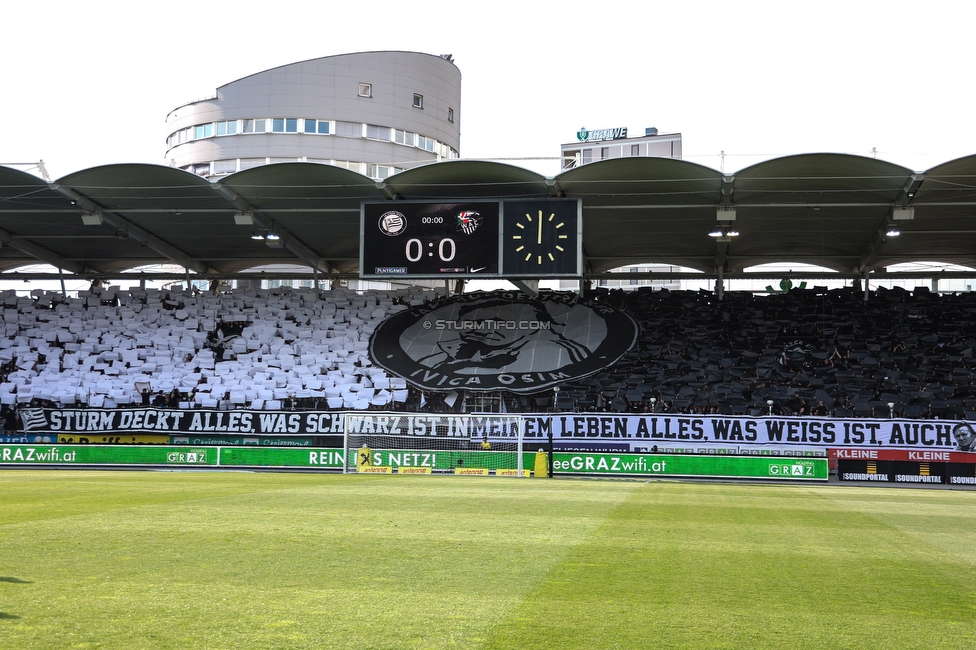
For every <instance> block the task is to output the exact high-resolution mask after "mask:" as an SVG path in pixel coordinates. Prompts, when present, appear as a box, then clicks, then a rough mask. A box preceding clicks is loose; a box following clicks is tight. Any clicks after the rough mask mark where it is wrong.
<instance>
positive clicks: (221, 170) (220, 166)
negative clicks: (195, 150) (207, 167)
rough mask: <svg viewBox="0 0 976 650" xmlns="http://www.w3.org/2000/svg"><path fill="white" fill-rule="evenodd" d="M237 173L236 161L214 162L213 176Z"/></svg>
mask: <svg viewBox="0 0 976 650" xmlns="http://www.w3.org/2000/svg"><path fill="white" fill-rule="evenodd" d="M236 171H237V161H236V160H217V161H215V162H214V173H215V174H233V173H234V172H236Z"/></svg>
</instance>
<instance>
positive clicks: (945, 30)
mask: <svg viewBox="0 0 976 650" xmlns="http://www.w3.org/2000/svg"><path fill="white" fill-rule="evenodd" d="M974 19H976V3H966V2H961V1H958V0H957V1H956V2H948V1H945V0H929V1H928V2H924V3H919V2H911V3H909V2H901V1H899V0H895V1H885V2H881V1H873V0H846V1H835V0H823V1H820V2H816V3H812V2H793V3H791V2H782V0H780V1H778V2H766V1H758V0H740V1H738V2H728V1H724V2H712V1H695V0H685V1H684V2H667V3H663V2H654V1H652V2H646V3H634V2H620V1H618V0H604V1H603V2H599V3H586V4H584V3H578V2H571V1H567V0H563V1H562V2H542V1H532V0H522V1H521V2H510V1H509V0H495V1H493V2H490V3H460V2H455V3H449V2H443V1H437V2H428V1H416V2H411V1H410V0H401V1H399V2H388V1H386V0H374V1H372V2H369V3H356V2H342V3H339V2H322V1H321V0H319V1H318V2H305V1H304V0H292V1H291V2H287V3H285V4H282V5H278V4H277V3H273V2H250V1H238V2H233V3H216V2H215V3H206V2H184V1H182V0H171V1H168V2H165V3H164V2H154V1H147V2H132V1H131V0H128V1H125V2H115V1H108V0H89V1H86V2H76V1H71V2H69V1H53V2H44V3H28V2H25V1H23V0H21V1H19V2H16V4H14V5H13V6H10V7H5V8H4V23H5V27H6V28H5V30H4V32H5V33H4V38H3V39H2V40H0V55H2V61H3V64H2V65H0V124H3V125H4V127H5V132H4V135H3V137H2V138H0V165H8V166H17V167H18V168H20V169H28V170H30V164H31V163H36V162H37V161H39V160H43V161H44V163H45V166H46V168H47V170H48V173H49V174H50V176H51V178H52V179H54V180H56V179H58V178H60V177H63V176H65V175H67V174H70V173H72V172H74V171H77V170H79V169H85V168H89V167H95V166H98V165H105V164H113V163H131V162H143V163H156V164H165V159H164V155H165V138H166V135H167V134H168V131H169V130H168V129H167V125H166V121H165V120H166V114H167V113H168V112H169V111H170V110H172V109H173V108H176V107H177V106H179V105H181V104H184V103H186V102H189V101H193V100H196V99H201V98H204V97H210V96H213V95H214V93H215V91H216V88H217V87H218V86H221V85H224V84H226V83H228V82H231V81H234V80H236V79H239V78H241V77H244V76H247V75H250V74H253V73H255V72H260V71H262V70H267V69H269V68H273V67H276V66H279V65H285V64H288V63H294V62H296V61H303V60H306V59H313V58H318V57H321V56H328V55H333V54H343V53H348V52H362V51H372V50H410V51H418V52H425V53H429V54H448V53H450V54H452V55H453V56H454V61H455V64H456V65H457V66H458V68H459V69H460V71H461V75H462V96H461V108H460V110H459V118H460V126H461V148H460V149H461V152H460V153H461V157H462V158H478V159H494V160H501V161H505V162H508V163H510V164H514V165H519V166H522V167H526V168H528V169H532V170H534V171H537V172H539V173H542V174H544V175H546V176H554V175H556V174H557V173H558V171H559V167H558V163H557V161H556V158H557V157H558V155H559V145H560V144H561V143H564V142H571V141H573V140H574V139H575V137H576V132H577V131H578V130H579V129H580V128H581V127H586V128H589V129H598V128H614V127H627V128H628V129H629V130H630V132H631V134H632V135H640V134H643V132H644V129H645V128H646V127H656V128H658V129H659V130H660V132H661V133H681V134H682V139H683V148H684V159H685V160H688V161H690V162H694V163H698V164H702V165H705V166H707V167H711V168H713V169H718V170H723V171H725V172H734V171H737V170H738V169H742V168H744V167H748V166H750V165H753V164H756V163H758V162H762V161H763V160H768V159H770V158H775V157H779V156H785V155H793V154H802V153H812V152H837V153H849V154H857V155H863V156H876V157H877V158H879V159H883V160H888V161H890V162H893V163H896V164H899V165H903V166H905V167H908V168H909V169H912V170H915V171H924V170H926V169H928V168H931V167H934V166H935V165H938V164H939V163H942V162H946V161H949V160H953V159H955V158H959V157H962V156H967V155H972V154H976V127H974V121H973V115H974V112H973V106H974V103H976V102H974V99H976V90H974V88H976V85H974V83H973V80H972V78H970V77H969V76H968V74H967V70H969V66H968V65H966V64H967V63H969V62H970V61H971V60H972V58H973V51H972V46H971V32H972V29H973V28H974V25H976V20H974ZM722 152H724V157H723V156H722ZM31 171H33V172H34V173H36V169H33V170H31Z"/></svg>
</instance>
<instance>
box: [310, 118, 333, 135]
mask: <svg viewBox="0 0 976 650" xmlns="http://www.w3.org/2000/svg"><path fill="white" fill-rule="evenodd" d="M305 133H325V134H328V133H329V121H328V120H313V119H311V118H307V117H306V118H305Z"/></svg>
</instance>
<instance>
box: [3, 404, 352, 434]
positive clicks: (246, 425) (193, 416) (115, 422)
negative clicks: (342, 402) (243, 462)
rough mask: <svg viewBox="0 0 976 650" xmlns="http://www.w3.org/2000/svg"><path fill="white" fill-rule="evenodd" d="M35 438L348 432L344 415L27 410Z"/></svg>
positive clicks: (24, 416)
mask: <svg viewBox="0 0 976 650" xmlns="http://www.w3.org/2000/svg"><path fill="white" fill-rule="evenodd" d="M21 417H22V420H23V423H24V431H25V432H29V433H92V432H103V433H107V432H129V431H140V432H160V431H167V432H174V433H249V434H264V433H278V434H281V433H285V434H299V433H302V434H312V433H328V434H336V433H339V434H341V433H342V415H341V414H339V413H331V412H317V411H305V412H300V413H295V412H275V411H270V412H269V411H244V410H240V411H202V410H200V411H198V410H179V409H171V410H167V409H155V408H144V409H78V410H72V409H64V410H58V409H27V410H24V411H22V412H21Z"/></svg>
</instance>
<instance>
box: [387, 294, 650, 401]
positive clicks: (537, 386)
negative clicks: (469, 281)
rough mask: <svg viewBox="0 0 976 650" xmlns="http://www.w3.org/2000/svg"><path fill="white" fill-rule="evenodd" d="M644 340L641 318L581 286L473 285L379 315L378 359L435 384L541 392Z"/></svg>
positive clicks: (430, 386)
mask: <svg viewBox="0 0 976 650" xmlns="http://www.w3.org/2000/svg"><path fill="white" fill-rule="evenodd" d="M636 340H637V324H636V323H635V322H634V320H633V319H632V318H631V317H630V316H628V315H627V314H625V313H623V312H620V311H618V310H616V309H614V308H613V307H610V306H609V305H604V304H601V303H598V302H586V301H582V300H580V299H579V296H577V295H575V294H563V293H541V294H540V295H539V297H537V298H529V297H527V296H525V295H524V294H521V293H518V292H507V291H495V292H492V293H480V292H479V293H472V294H466V295H463V296H457V297H455V298H448V299H444V300H439V301H436V302H432V303H429V304H427V305H422V306H419V307H414V308H412V309H409V310H406V311H402V312H399V313H397V314H394V315H393V316H391V317H390V318H388V319H386V320H385V321H383V322H382V323H380V325H379V327H377V328H376V330H375V331H374V332H373V335H372V337H371V338H370V341H369V356H370V358H371V359H372V361H373V363H374V364H376V365H378V366H380V367H381V368H383V369H385V370H387V371H388V372H390V373H392V374H394V375H397V376H400V377H403V378H404V379H406V380H407V381H409V382H410V383H412V384H414V385H416V386H418V387H420V388H422V389H424V390H431V391H451V390H457V389H459V388H465V389H468V390H480V391H497V390H510V391H514V392H520V393H534V392H537V391H540V390H543V389H545V388H550V387H552V386H554V385H557V384H560V383H562V382H565V381H571V380H573V379H577V378H579V377H584V376H586V375H590V374H592V373H595V372H597V371H599V370H600V369H602V368H604V367H606V366H608V365H610V364H612V363H614V362H616V361H617V360H619V359H620V358H621V357H622V356H623V355H624V354H625V353H626V352H627V351H628V350H630V349H631V348H632V347H633V345H634V343H635V341H636Z"/></svg>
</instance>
